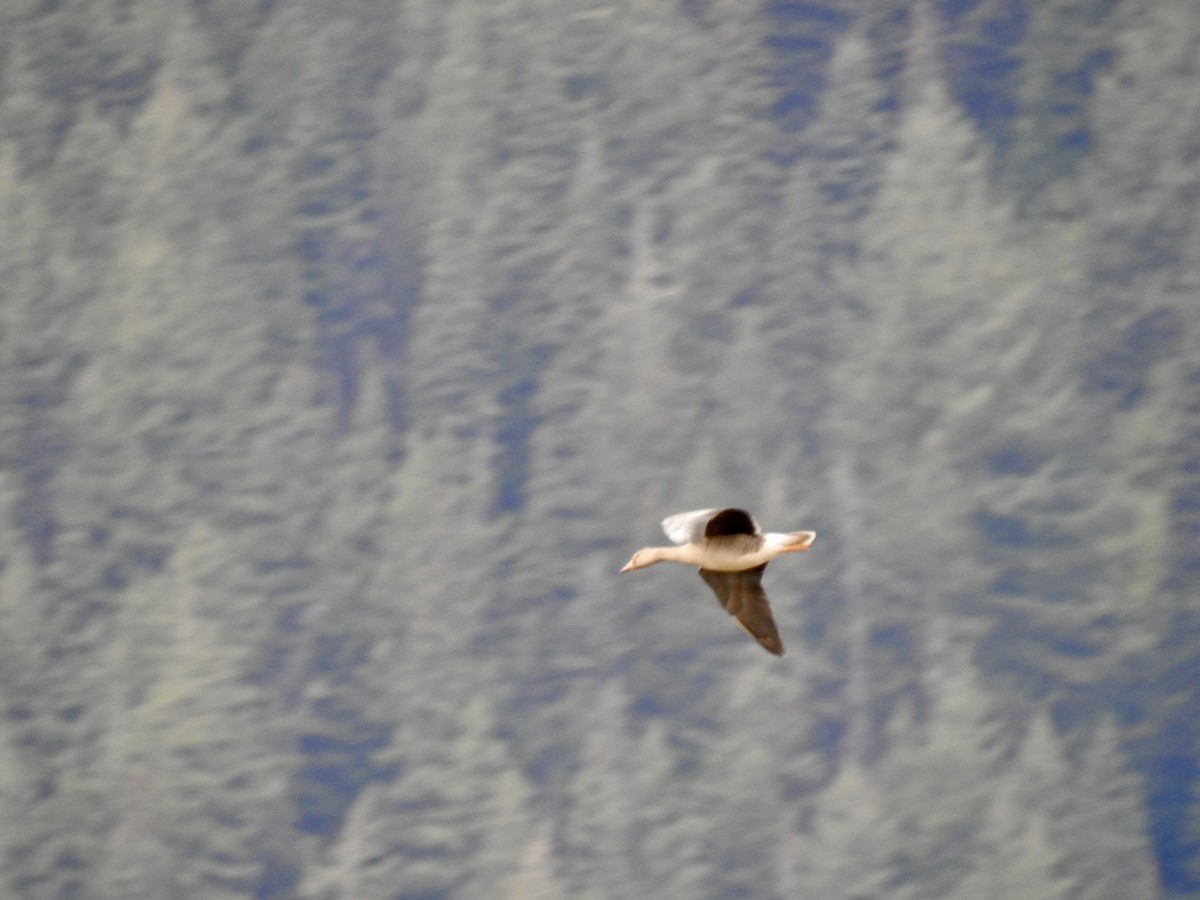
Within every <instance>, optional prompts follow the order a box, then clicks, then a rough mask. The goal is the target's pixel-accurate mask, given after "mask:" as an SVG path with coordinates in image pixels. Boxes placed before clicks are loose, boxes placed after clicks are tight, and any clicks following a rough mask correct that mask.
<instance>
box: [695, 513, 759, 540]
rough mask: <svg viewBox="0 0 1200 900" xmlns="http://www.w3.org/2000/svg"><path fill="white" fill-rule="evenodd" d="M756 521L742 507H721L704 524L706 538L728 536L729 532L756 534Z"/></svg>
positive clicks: (757, 529) (757, 530) (757, 531)
mask: <svg viewBox="0 0 1200 900" xmlns="http://www.w3.org/2000/svg"><path fill="white" fill-rule="evenodd" d="M758 533H759V528H758V523H757V522H755V521H754V519H752V518H751V517H750V513H748V512H746V511H745V510H744V509H722V510H720V511H718V512H717V513H716V514H715V515H713V517H712V518H711V519H709V520H708V524H707V525H705V526H704V536H705V537H706V538H714V537H728V536H729V535H731V534H758Z"/></svg>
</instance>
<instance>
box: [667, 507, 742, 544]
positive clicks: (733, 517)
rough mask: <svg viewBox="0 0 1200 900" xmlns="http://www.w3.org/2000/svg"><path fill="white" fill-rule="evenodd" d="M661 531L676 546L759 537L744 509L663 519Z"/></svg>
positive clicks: (695, 513) (711, 511) (721, 510)
mask: <svg viewBox="0 0 1200 900" xmlns="http://www.w3.org/2000/svg"><path fill="white" fill-rule="evenodd" d="M662 528H663V531H665V532H666V534H667V537H669V538H670V539H671V540H672V541H674V542H675V543H676V544H699V543H700V542H701V541H703V540H704V539H705V538H711V537H728V536H730V535H735V534H761V533H762V531H761V529H760V528H759V527H758V523H757V522H755V521H754V519H753V518H751V516H750V513H748V512H746V511H745V510H744V509H694V510H692V511H691V512H685V513H676V514H675V515H673V516H667V517H666V518H665V519H663V522H662Z"/></svg>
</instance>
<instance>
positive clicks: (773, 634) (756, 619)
mask: <svg viewBox="0 0 1200 900" xmlns="http://www.w3.org/2000/svg"><path fill="white" fill-rule="evenodd" d="M766 567H767V564H766V563H763V564H762V565H761V566H755V567H754V568H753V569H745V570H744V571H741V572H714V571H713V570H712V569H701V570H700V577H701V578H703V579H704V580H705V582H707V584H708V586H709V587H710V588H712V589H713V593H714V594H716V595H717V599H718V600H720V601H721V605H722V606H724V607H725V611H726V612H727V613H729V614H730V615H731V616H733V618H734V619H735V620H736V621H737V623H738V624H739V625H741V626H742V628H744V629H745V630H746V632H747V633H748V634H749V635H750V636H751V637H752V638H754V639H755V640H756V641H758V642H759V643H760V644H762V645H763V648H764V649H765V650H767V651H768V652H770V653H774V654H775V655H776V656H783V641H781V640H780V639H779V631H778V630H777V629H776V628H775V619H774V617H773V616H772V615H771V605H770V604H769V603H768V602H767V594H766V591H764V590H763V587H762V573H763V570H764V569H766Z"/></svg>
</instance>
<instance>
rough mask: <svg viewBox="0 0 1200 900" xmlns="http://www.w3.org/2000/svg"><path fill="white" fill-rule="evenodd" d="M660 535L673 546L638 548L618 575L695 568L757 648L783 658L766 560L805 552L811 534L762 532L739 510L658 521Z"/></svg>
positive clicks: (681, 515)
mask: <svg viewBox="0 0 1200 900" xmlns="http://www.w3.org/2000/svg"><path fill="white" fill-rule="evenodd" d="M662 527H663V531H665V532H666V533H667V537H669V538H670V539H671V540H672V541H674V542H675V543H676V544H677V545H678V546H675V547H644V548H643V549H641V550H639V551H638V552H637V553H635V554H633V559H631V560H629V562H627V563H626V564H625V568H623V569H622V570H621V571H622V572H632V571H633V570H634V569H644V568H645V567H646V566H652V565H654V564H655V563H660V562H677V563H683V564H685V565H689V566H699V567H700V577H701V578H703V579H704V580H705V582H706V583H707V584H708V586H709V587H710V588H712V589H713V593H715V594H716V595H717V599H718V600H720V601H721V605H722V606H724V607H725V611H726V612H728V613H729V614H730V615H731V616H733V618H734V620H735V621H736V622H737V623H738V624H739V625H741V626H742V628H744V629H745V630H746V633H747V634H749V635H750V636H751V637H752V638H754V639H755V640H756V641H758V642H759V643H760V644H762V646H763V648H764V649H766V650H767V651H769V652H770V653H774V654H775V655H776V656H783V642H782V641H781V640H779V632H778V631H777V630H776V628H775V619H774V618H773V617H772V616H771V606H770V604H769V603H767V594H766V592H765V591H764V590H763V587H762V574H763V570H764V569H765V568H766V567H767V562H768V561H770V560H772V559H774V558H775V557H776V556H781V555H782V554H784V553H799V552H801V551H804V550H807V549H808V547H809V545H810V544H811V543H812V542H813V539H814V538H815V537H816V536H817V533H816V532H815V531H793V532H791V533H789V534H774V533H766V534H764V533H763V530H762V529H761V528H759V527H758V523H757V522H755V521H754V519H753V518H751V516H750V513H748V512H746V511H745V510H744V509H699V510H695V511H694V512H685V513H679V514H678V515H675V516H668V517H667V518H665V519H663V523H662Z"/></svg>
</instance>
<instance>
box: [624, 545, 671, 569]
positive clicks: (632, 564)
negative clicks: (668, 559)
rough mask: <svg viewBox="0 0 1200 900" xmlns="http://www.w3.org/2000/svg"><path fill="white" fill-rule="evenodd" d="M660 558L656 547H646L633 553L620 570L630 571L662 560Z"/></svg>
mask: <svg viewBox="0 0 1200 900" xmlns="http://www.w3.org/2000/svg"><path fill="white" fill-rule="evenodd" d="M662 560H663V558H662V555H661V554H660V553H659V552H658V548H657V547H647V548H645V549H644V550H639V551H638V552H637V553H635V554H633V558H632V559H630V560H629V562H627V563H625V568H623V569H622V570H621V571H622V572H632V571H633V570H634V569H644V568H646V566H652V565H654V564H655V563H657V562H662Z"/></svg>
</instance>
